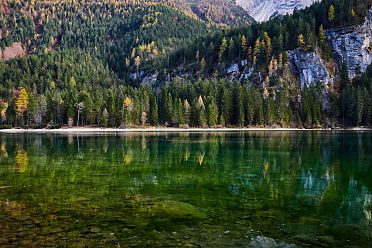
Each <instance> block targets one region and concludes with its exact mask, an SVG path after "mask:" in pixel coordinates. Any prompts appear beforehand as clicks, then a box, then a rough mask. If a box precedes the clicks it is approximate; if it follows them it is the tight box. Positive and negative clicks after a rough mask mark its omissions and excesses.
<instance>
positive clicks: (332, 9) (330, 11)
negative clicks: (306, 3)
mask: <svg viewBox="0 0 372 248" xmlns="http://www.w3.org/2000/svg"><path fill="white" fill-rule="evenodd" d="M335 17H336V14H335V7H334V6H333V4H331V6H329V9H328V21H330V22H332V21H333V20H334V19H335Z"/></svg>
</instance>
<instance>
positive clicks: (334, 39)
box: [327, 9, 372, 79]
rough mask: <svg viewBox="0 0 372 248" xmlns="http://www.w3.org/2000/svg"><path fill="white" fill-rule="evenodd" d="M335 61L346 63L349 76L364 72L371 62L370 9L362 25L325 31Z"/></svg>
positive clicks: (371, 24)
mask: <svg viewBox="0 0 372 248" xmlns="http://www.w3.org/2000/svg"><path fill="white" fill-rule="evenodd" d="M327 40H328V42H329V43H330V44H331V45H332V48H333V52H334V55H335V58H336V60H337V62H338V63H339V64H340V65H341V64H342V63H346V65H347V68H348V72H349V78H350V79H353V78H354V77H356V76H357V75H360V74H361V73H363V72H365V71H366V69H367V67H368V65H370V64H371V63H372V9H370V10H369V12H368V15H367V17H366V21H365V23H364V24H363V25H360V26H357V27H352V28H342V29H337V30H329V31H327Z"/></svg>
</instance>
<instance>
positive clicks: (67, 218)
mask: <svg viewBox="0 0 372 248" xmlns="http://www.w3.org/2000/svg"><path fill="white" fill-rule="evenodd" d="M0 143H1V149H0V157H1V160H0V244H5V245H9V246H16V247H20V246H24V247H30V246H35V247H40V246H48V245H50V246H73V247H118V244H120V246H121V247H129V246H134V247H143V246H147V247H158V246H163V247H174V246H181V247H241V246H243V247H247V246H248V245H249V244H250V243H251V242H252V241H251V240H252V239H255V238H256V237H257V236H264V237H269V238H272V239H275V240H276V242H277V243H279V242H281V241H283V242H286V243H287V244H295V245H296V246H299V247H301V246H303V247H321V246H323V247H371V246H372V228H371V224H372V219H371V218H372V217H371V216H372V133H368V132H364V133H358V132H340V133H332V132H246V133H224V134H221V133H219V134H218V133H209V134H208V133H203V134H191V133H181V134H121V135H114V134H113V135H79V136H77V135H66V136H64V135H49V134H44V135H10V134H9V135H6V134H1V135H0Z"/></svg>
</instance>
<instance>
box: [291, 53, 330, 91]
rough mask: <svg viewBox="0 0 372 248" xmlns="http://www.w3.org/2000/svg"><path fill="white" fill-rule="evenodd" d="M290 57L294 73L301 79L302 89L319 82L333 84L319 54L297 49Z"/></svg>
mask: <svg viewBox="0 0 372 248" xmlns="http://www.w3.org/2000/svg"><path fill="white" fill-rule="evenodd" d="M288 55H289V60H290V62H291V65H292V68H293V70H294V72H295V73H296V74H297V75H298V76H299V78H300V82H301V88H303V87H304V86H309V85H311V84H314V83H317V82H322V83H325V84H328V83H332V82H333V79H332V78H331V76H330V74H329V73H328V72H327V70H326V68H325V66H324V64H323V62H322V60H321V58H320V56H319V54H318V53H317V52H315V51H312V52H308V51H302V50H299V49H296V50H292V51H289V52H288Z"/></svg>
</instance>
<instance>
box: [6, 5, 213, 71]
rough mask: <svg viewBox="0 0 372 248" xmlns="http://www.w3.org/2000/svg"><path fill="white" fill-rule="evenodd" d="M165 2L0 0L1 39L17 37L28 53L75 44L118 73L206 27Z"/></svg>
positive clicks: (194, 35)
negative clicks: (0, 0) (0, 1)
mask: <svg viewBox="0 0 372 248" xmlns="http://www.w3.org/2000/svg"><path fill="white" fill-rule="evenodd" d="M166 3H167V5H165V4H157V3H156V2H150V1H145V0H143V1H87V0H84V1H64V0H62V1H13V0H7V1H5V0H4V1H2V5H1V6H2V7H1V11H0V22H1V24H0V27H1V40H0V45H1V47H2V48H5V47H10V46H11V45H12V44H14V42H17V43H20V44H21V46H22V48H23V49H24V50H25V53H27V54H34V53H47V52H50V51H54V50H63V49H71V48H79V49H82V50H84V51H86V52H89V53H91V54H93V55H95V56H97V57H98V58H101V59H102V60H103V61H104V63H106V62H107V63H108V64H109V66H110V68H112V69H113V70H115V71H116V72H117V73H119V74H122V73H121V72H122V71H123V70H124V68H125V67H127V66H130V65H133V66H135V64H140V63H142V62H143V61H146V60H148V59H150V58H151V59H153V58H157V57H161V56H164V55H165V54H166V53H167V52H169V51H170V50H172V49H175V48H176V47H177V46H178V45H179V44H182V43H184V42H186V41H187V40H188V39H191V38H193V37H198V36H200V35H202V34H206V33H207V32H208V30H209V28H208V27H207V25H206V24H205V23H203V22H201V21H198V20H197V19H196V17H195V16H192V15H191V14H190V15H189V16H187V15H185V14H182V13H183V12H180V11H177V10H175V9H174V8H171V7H168V6H173V5H172V2H169V3H168V2H166ZM176 6H178V5H176ZM181 7H182V6H181ZM181 9H182V8H181ZM184 13H187V12H186V11H185V12H184ZM191 34H192V35H191ZM121 76H123V75H121Z"/></svg>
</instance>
